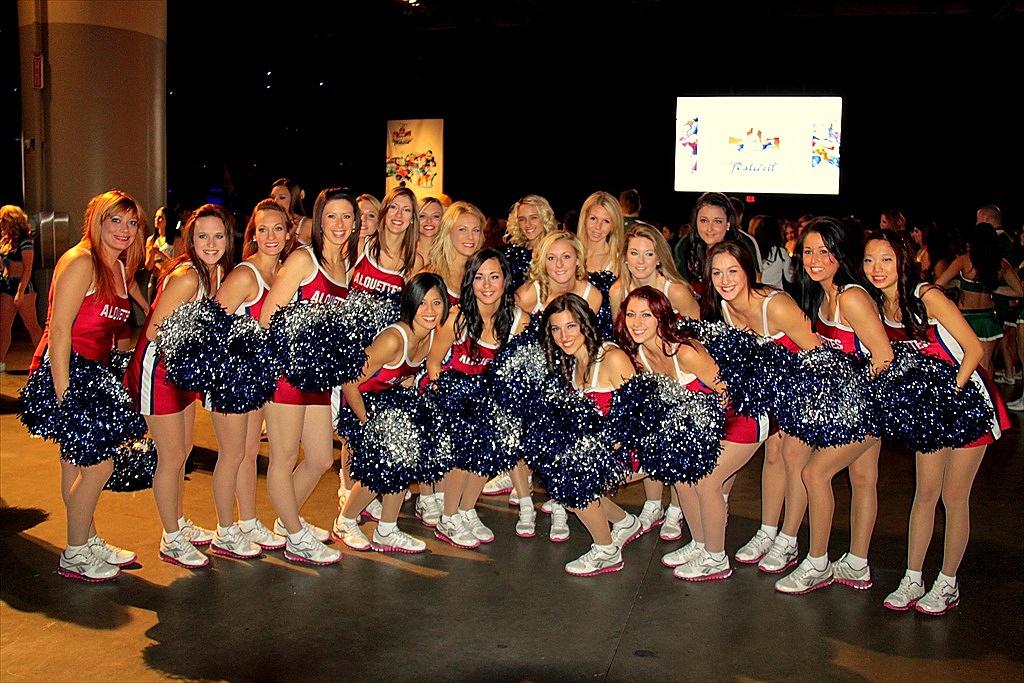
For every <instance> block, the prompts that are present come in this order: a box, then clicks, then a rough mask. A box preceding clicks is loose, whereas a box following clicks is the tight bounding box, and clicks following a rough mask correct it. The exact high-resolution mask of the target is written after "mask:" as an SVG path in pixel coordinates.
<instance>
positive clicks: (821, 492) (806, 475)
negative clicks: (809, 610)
mask: <svg viewBox="0 0 1024 683" xmlns="http://www.w3.org/2000/svg"><path fill="white" fill-rule="evenodd" d="M877 444H878V439H876V438H874V437H869V438H868V439H866V440H864V441H860V442H857V443H851V444H846V445H845V446H836V447H833V448H824V449H821V450H819V451H818V452H817V453H815V454H814V457H812V458H811V459H810V461H809V462H808V463H807V465H806V466H805V467H804V471H803V475H802V476H803V480H804V485H805V486H806V487H807V504H808V510H809V518H810V524H811V547H810V555H811V556H812V557H823V556H826V555H828V539H829V536H830V535H831V533H832V517H833V514H834V512H835V506H836V499H835V495H834V493H833V491H832V479H833V478H834V477H835V476H836V474H838V473H839V472H840V471H841V470H843V469H846V468H847V467H849V466H850V464H851V463H853V462H854V461H856V460H857V459H858V458H860V457H861V456H862V455H864V454H865V453H868V452H869V451H871V450H872V449H873V448H875V446H876V445H877ZM872 459H873V460H874V462H875V464H876V466H877V460H878V454H877V451H876V452H875V454H874V456H873V458H872ZM868 535H869V536H870V533H869V534H868ZM854 552H855V553H856V551H854ZM862 557H866V556H862Z"/></svg>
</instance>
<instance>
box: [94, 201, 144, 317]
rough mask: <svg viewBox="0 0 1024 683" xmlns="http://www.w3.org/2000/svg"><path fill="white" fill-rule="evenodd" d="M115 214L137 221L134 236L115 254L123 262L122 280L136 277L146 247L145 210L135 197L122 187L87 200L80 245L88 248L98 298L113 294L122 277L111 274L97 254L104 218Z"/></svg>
mask: <svg viewBox="0 0 1024 683" xmlns="http://www.w3.org/2000/svg"><path fill="white" fill-rule="evenodd" d="M115 214H118V215H129V216H131V217H132V218H134V219H135V220H136V221H137V222H138V230H137V232H136V233H135V239H133V240H132V243H131V244H129V245H128V248H127V249H125V250H124V251H122V252H121V253H120V254H119V255H118V260H120V261H121V262H122V263H124V277H125V281H127V282H130V281H131V279H132V278H133V277H134V276H135V271H136V270H138V269H139V265H140V264H141V263H142V260H143V255H144V254H145V250H146V245H145V241H146V238H145V235H146V212H145V211H143V210H142V207H141V206H140V205H139V203H138V202H137V201H136V200H135V198H134V197H132V196H131V195H130V194H128V193H127V192H122V191H121V190H108V191H107V192H104V193H103V194H98V195H96V196H95V197H93V198H92V199H90V200H89V205H88V206H86V207H85V220H84V222H83V224H82V242H81V244H82V245H83V246H84V247H85V248H86V249H88V250H89V253H90V254H91V256H92V268H93V272H94V273H95V277H96V293H97V294H99V295H100V296H101V297H108V296H109V297H112V296H116V295H117V281H118V280H119V279H120V278H121V274H120V273H114V271H113V270H111V269H110V268H108V267H107V266H106V264H105V263H104V262H103V259H102V258H101V257H100V245H101V244H102V238H101V236H100V233H101V231H102V225H103V221H105V220H107V219H108V218H110V217H111V216H113V215H115Z"/></svg>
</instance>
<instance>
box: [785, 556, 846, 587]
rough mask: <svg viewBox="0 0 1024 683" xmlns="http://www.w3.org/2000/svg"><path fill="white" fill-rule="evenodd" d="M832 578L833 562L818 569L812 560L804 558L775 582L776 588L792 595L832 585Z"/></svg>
mask: <svg viewBox="0 0 1024 683" xmlns="http://www.w3.org/2000/svg"><path fill="white" fill-rule="evenodd" d="M832 580H833V576H832V563H831V562H829V563H827V564H826V565H825V568H824V569H822V570H818V569H815V568H814V565H813V564H811V561H810V560H808V559H807V558H804V561H803V562H801V563H800V564H798V565H797V567H796V569H794V570H793V571H792V572H790V573H789V574H788V575H787V576H784V577H783V578H781V579H779V580H778V581H776V582H775V590H777V591H778V592H780V593H789V594H790V595H803V594H804V593H810V592H811V591H814V590H818V589H819V588H824V587H825V586H831V585H832Z"/></svg>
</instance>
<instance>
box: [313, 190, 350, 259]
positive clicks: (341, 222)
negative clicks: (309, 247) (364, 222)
mask: <svg viewBox="0 0 1024 683" xmlns="http://www.w3.org/2000/svg"><path fill="white" fill-rule="evenodd" d="M355 224H356V213H355V208H354V207H353V206H352V202H350V201H349V200H347V199H332V200H330V201H329V202H327V203H326V204H324V212H323V215H322V216H321V219H320V228H321V230H322V231H323V236H324V244H331V245H334V246H336V247H340V246H341V245H343V244H345V240H347V239H348V238H349V235H351V234H352V230H353V229H354V228H355Z"/></svg>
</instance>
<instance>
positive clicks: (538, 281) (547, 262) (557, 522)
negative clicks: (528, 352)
mask: <svg viewBox="0 0 1024 683" xmlns="http://www.w3.org/2000/svg"><path fill="white" fill-rule="evenodd" d="M570 293H571V294H576V295H577V296H579V297H581V298H582V299H583V300H584V301H586V302H587V305H588V306H590V308H591V310H592V311H594V312H595V313H596V312H597V311H598V310H599V309H600V308H601V305H602V302H603V301H604V297H603V296H602V295H601V292H600V290H598V289H597V288H596V287H595V286H594V285H593V283H591V282H590V281H589V280H587V272H586V270H585V267H584V258H583V245H582V244H581V243H580V241H579V240H578V239H577V238H576V237H574V236H573V235H572V234H571V233H568V232H564V231H561V230H556V231H554V232H550V233H548V234H547V235H545V236H544V237H543V238H542V239H541V241H540V244H539V245H537V249H536V250H535V251H534V253H533V261H531V263H530V271H529V273H528V275H527V281H526V283H524V284H523V285H522V286H521V287H520V288H519V289H518V290H516V305H517V306H519V308H521V309H523V310H524V311H525V312H527V313H530V314H531V315H539V314H541V313H543V312H544V310H545V308H546V307H547V305H548V304H549V303H550V302H552V301H554V300H555V299H556V298H558V297H559V296H561V295H563V294H570ZM525 469H526V466H525V465H517V467H516V468H515V469H514V470H513V475H512V477H513V480H514V481H516V485H515V491H514V493H515V494H516V495H517V498H516V504H518V502H519V500H520V499H522V498H529V497H530V488H529V479H528V476H529V475H528V474H527V473H526V472H524V471H523V470H525ZM524 492H525V495H523V494H524ZM509 500H510V502H511V498H510V499H509ZM541 510H542V511H543V512H546V513H548V514H550V515H551V529H550V531H549V534H548V538H549V539H550V540H551V541H553V542H555V543H561V542H563V541H565V540H567V539H568V538H569V517H568V515H567V513H566V511H565V509H564V508H563V507H562V506H561V505H558V504H557V503H551V502H546V503H544V505H543V506H542V507H541Z"/></svg>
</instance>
